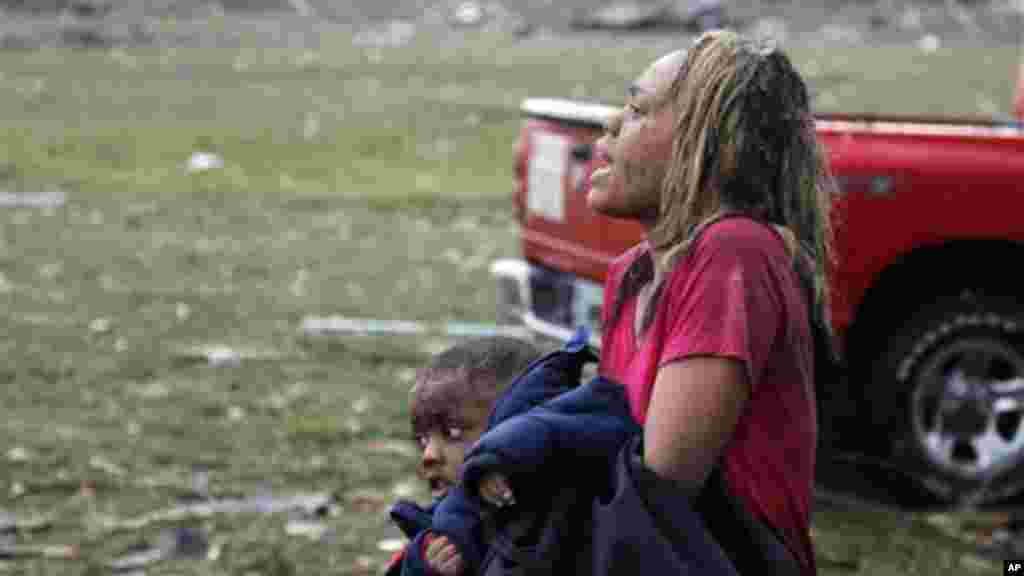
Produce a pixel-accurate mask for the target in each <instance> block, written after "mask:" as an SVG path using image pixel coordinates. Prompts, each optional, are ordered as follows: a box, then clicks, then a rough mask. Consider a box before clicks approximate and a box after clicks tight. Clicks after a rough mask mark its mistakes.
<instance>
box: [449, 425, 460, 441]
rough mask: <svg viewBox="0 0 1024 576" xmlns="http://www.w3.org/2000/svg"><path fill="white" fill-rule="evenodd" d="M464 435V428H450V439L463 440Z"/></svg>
mask: <svg viewBox="0 0 1024 576" xmlns="http://www.w3.org/2000/svg"><path fill="white" fill-rule="evenodd" d="M462 434H463V432H462V428H459V427H458V426H451V427H449V428H448V437H449V438H451V439H452V440H461V439H462Z"/></svg>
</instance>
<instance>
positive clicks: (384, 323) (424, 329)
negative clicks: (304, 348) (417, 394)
mask: <svg viewBox="0 0 1024 576" xmlns="http://www.w3.org/2000/svg"><path fill="white" fill-rule="evenodd" d="M302 332H304V333H305V334H306V335H309V336H330V335H352V334H354V335H368V336H382V335H409V336H415V335H425V334H434V335H444V336H451V337H482V336H510V337H513V338H529V331H527V329H526V328H525V327H524V326H517V325H500V324H483V323H470V322H448V323H445V324H430V323H426V322H414V321H407V320H377V319H371V318H349V317H344V316H326V317H320V316H307V317H305V318H304V319H303V320H302Z"/></svg>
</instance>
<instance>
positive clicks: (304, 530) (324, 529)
mask: <svg viewBox="0 0 1024 576" xmlns="http://www.w3.org/2000/svg"><path fill="white" fill-rule="evenodd" d="M284 532H285V534H287V535H289V536H302V537H305V538H308V539H310V540H312V541H314V542H322V541H324V540H325V539H326V538H327V537H328V536H329V535H330V534H331V528H330V526H329V525H327V524H326V523H324V522H316V521H312V520H306V519H296V520H289V521H288V522H287V523H286V524H285V525H284Z"/></svg>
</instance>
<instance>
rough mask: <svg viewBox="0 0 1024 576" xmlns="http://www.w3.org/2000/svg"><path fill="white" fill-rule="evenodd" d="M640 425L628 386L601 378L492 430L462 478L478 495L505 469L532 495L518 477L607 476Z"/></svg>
mask: <svg viewBox="0 0 1024 576" xmlns="http://www.w3.org/2000/svg"><path fill="white" fill-rule="evenodd" d="M640 430H641V428H640V426H639V425H638V424H637V423H636V422H635V421H634V420H633V418H632V416H631V415H630V412H629V405H628V402H627V401H626V397H625V393H624V390H623V388H622V386H621V385H619V384H617V383H615V382H612V381H610V380H607V379H605V378H602V377H597V378H594V379H593V380H591V381H590V382H588V383H587V384H584V385H583V386H580V387H578V388H575V389H573V390H570V391H569V392H566V393H564V394H561V395H559V396H557V397H555V398H553V399H552V400H549V401H548V402H546V403H544V404H542V405H540V406H537V407H535V408H533V409H531V410H529V411H528V412H526V413H525V414H521V415H518V416H514V417H511V418H509V419H508V420H505V421H504V422H501V423H500V424H498V425H497V426H495V427H494V428H492V429H491V430H489V431H488V432H487V433H486V434H484V435H483V436H482V437H481V438H480V440H479V441H478V442H477V443H476V444H475V445H474V446H473V448H472V449H471V450H470V453H469V454H468V455H467V458H466V462H465V465H464V468H463V472H462V482H463V485H464V486H465V490H466V492H467V494H469V495H470V496H472V497H477V496H478V494H479V483H480V480H481V479H482V478H483V476H484V475H485V474H486V473H488V472H500V473H502V474H504V475H506V476H507V477H508V478H509V481H510V482H511V484H512V487H513V490H514V491H515V493H516V496H517V498H519V497H523V496H525V497H529V493H528V492H527V493H525V494H524V491H523V490H522V489H521V488H522V487H523V486H524V485H528V483H526V482H520V481H518V480H517V479H525V478H526V477H527V476H530V477H533V478H544V477H548V478H551V477H554V478H557V477H559V476H558V475H561V474H567V473H569V474H571V475H572V476H571V477H573V478H579V477H580V475H581V474H590V473H593V474H601V475H607V471H608V469H609V467H610V466H611V463H612V461H613V458H614V455H615V454H616V453H617V451H618V449H619V447H620V446H622V444H623V443H625V441H626V440H627V439H629V438H630V437H631V436H633V435H635V434H638V433H639V432H640Z"/></svg>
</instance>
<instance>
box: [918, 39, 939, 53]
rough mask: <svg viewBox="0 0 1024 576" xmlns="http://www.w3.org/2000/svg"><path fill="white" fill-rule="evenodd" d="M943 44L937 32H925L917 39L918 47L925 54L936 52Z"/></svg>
mask: <svg viewBox="0 0 1024 576" xmlns="http://www.w3.org/2000/svg"><path fill="white" fill-rule="evenodd" d="M941 45H942V43H941V41H940V40H939V37H938V36H936V35H935V34H925V35H924V36H921V38H920V39H919V40H918V41H917V47H918V49H920V50H921V52H924V53H925V54H932V53H934V52H936V51H937V50H938V49H939V48H940V47H941Z"/></svg>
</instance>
